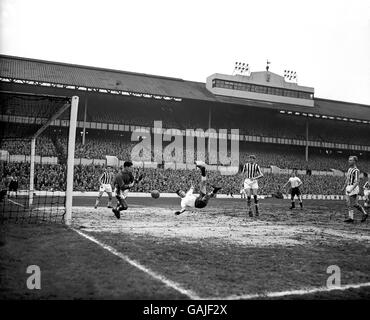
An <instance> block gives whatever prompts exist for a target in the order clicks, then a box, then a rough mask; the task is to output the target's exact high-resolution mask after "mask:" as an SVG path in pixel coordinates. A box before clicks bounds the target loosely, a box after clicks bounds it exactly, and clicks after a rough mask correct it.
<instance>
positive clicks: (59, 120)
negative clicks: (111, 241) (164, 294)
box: [0, 91, 79, 224]
mask: <svg viewBox="0 0 370 320" xmlns="http://www.w3.org/2000/svg"><path fill="white" fill-rule="evenodd" d="M78 100H79V99H78V97H76V96H73V97H65V96H53V95H44V94H34V93H25V92H12V91H0V108H1V115H0V127H1V131H0V137H1V139H0V177H1V185H0V221H2V222H5V221H24V222H34V221H50V222H63V223H67V224H68V223H70V221H71V215H72V191H73V167H74V151H75V139H76V126H77V112H78Z"/></svg>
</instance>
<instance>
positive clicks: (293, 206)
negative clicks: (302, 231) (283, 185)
mask: <svg viewBox="0 0 370 320" xmlns="http://www.w3.org/2000/svg"><path fill="white" fill-rule="evenodd" d="M294 208H295V201H294V200H293V201H292V205H291V207H290V209H294Z"/></svg>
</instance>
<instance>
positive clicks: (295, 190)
mask: <svg viewBox="0 0 370 320" xmlns="http://www.w3.org/2000/svg"><path fill="white" fill-rule="evenodd" d="M289 183H290V198H291V201H292V205H291V206H290V209H294V208H295V201H294V197H295V196H297V198H298V200H299V206H300V207H301V209H303V202H302V195H301V190H300V189H299V188H300V186H301V185H302V180H301V179H299V178H298V177H297V169H293V172H292V176H291V177H290V178H289V180H288V181H287V182H286V183H285V184H284V186H283V189H284V188H285V187H286V186H287V185H288V184H289Z"/></svg>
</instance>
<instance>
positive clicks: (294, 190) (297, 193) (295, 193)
mask: <svg viewBox="0 0 370 320" xmlns="http://www.w3.org/2000/svg"><path fill="white" fill-rule="evenodd" d="M290 195H291V196H292V197H294V196H297V197H298V196H300V195H301V190H299V188H298V187H297V188H292V191H291V193H290Z"/></svg>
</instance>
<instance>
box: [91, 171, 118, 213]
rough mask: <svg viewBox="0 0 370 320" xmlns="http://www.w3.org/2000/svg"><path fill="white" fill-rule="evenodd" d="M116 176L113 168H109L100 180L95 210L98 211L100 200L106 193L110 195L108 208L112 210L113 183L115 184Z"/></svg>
mask: <svg viewBox="0 0 370 320" xmlns="http://www.w3.org/2000/svg"><path fill="white" fill-rule="evenodd" d="M113 178H114V174H113V169H112V168H111V167H107V168H106V169H105V170H104V172H103V174H102V175H101V176H100V178H99V183H100V187H99V194H98V197H97V198H96V201H95V206H94V208H95V209H97V208H98V205H99V202H100V199H101V197H102V196H103V194H104V192H106V193H107V194H108V205H107V206H108V208H112V182H113Z"/></svg>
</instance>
